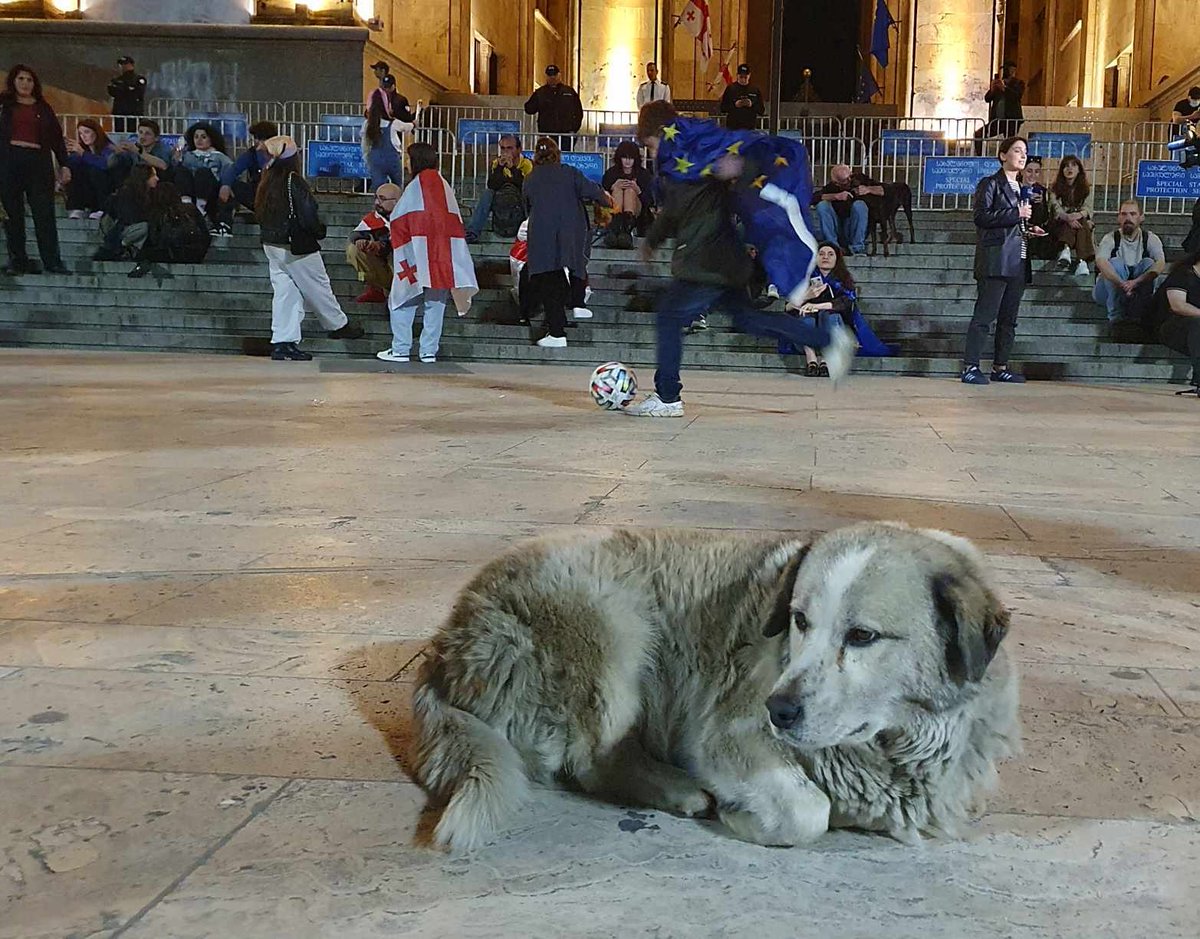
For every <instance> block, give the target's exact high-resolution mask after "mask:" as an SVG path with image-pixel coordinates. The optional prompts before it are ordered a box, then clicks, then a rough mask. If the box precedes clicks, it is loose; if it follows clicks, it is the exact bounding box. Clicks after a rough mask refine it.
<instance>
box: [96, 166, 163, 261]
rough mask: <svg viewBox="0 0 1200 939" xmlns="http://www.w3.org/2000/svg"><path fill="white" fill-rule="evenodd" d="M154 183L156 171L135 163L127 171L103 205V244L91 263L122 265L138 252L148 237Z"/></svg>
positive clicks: (155, 181)
mask: <svg viewBox="0 0 1200 939" xmlns="http://www.w3.org/2000/svg"><path fill="white" fill-rule="evenodd" d="M158 182H159V180H158V170H156V169H155V168H154V167H153V166H150V165H149V164H146V163H138V164H136V165H135V166H134V167H133V168H132V169H131V170H130V171H129V175H128V176H126V177H125V182H123V183H122V184H121V188H119V189H118V190H117V191H116V192H114V193H113V194H112V196H110V197H109V199H108V201H107V202H106V203H105V217H104V220H103V221H102V222H101V223H100V231H101V233H102V235H103V237H104V243H103V245H102V246H101V247H100V249H99V250H98V251H96V253H95V254H94V255H92V259H93V260H95V261H122V260H124V259H126V258H128V257H134V256H136V255H137V254H138V253H139V252H140V251H141V249H142V245H144V244H145V242H146V238H147V237H148V236H149V234H150V200H151V196H152V194H153V192H154V189H155V187H157V186H158Z"/></svg>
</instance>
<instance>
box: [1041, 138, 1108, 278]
mask: <svg viewBox="0 0 1200 939" xmlns="http://www.w3.org/2000/svg"><path fill="white" fill-rule="evenodd" d="M1049 196H1050V206H1049V209H1050V234H1051V235H1052V236H1053V237H1054V241H1055V244H1056V245H1061V246H1062V250H1061V251H1060V252H1059V255H1058V269H1059V270H1060V271H1073V272H1074V273H1075V274H1077V275H1080V276H1082V275H1084V274H1087V273H1089V271H1088V265H1089V264H1090V263H1091V262H1092V261H1094V260H1096V244H1095V239H1094V238H1093V237H1092V231H1093V230H1094V229H1095V227H1096V223H1095V222H1094V221H1093V220H1092V187H1091V184H1090V183H1088V178H1087V171H1086V170H1085V169H1084V168H1083V163H1082V162H1081V161H1080V159H1079V157H1076V156H1065V157H1063V158H1062V162H1060V163H1059V164H1058V176H1057V177H1056V178H1055V180H1054V185H1053V186H1051V187H1050V192H1049ZM1072 252H1074V254H1075V262H1072V261H1071V253H1072Z"/></svg>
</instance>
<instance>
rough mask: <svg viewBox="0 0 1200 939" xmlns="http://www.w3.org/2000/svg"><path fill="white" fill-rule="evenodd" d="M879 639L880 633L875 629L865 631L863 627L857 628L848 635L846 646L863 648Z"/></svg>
mask: <svg viewBox="0 0 1200 939" xmlns="http://www.w3.org/2000/svg"><path fill="white" fill-rule="evenodd" d="M878 638H879V633H877V632H875V630H873V629H865V628H864V627H862V626H855V627H854V628H853V629H851V630H850V631H849V632H848V633H846V645H848V646H855V647H858V648H861V647H863V646H869V645H871V644H872V643H874V642H875V640H877V639H878Z"/></svg>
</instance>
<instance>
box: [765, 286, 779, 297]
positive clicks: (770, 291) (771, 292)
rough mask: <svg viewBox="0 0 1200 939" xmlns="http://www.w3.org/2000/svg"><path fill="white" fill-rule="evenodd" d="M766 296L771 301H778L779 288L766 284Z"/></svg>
mask: <svg viewBox="0 0 1200 939" xmlns="http://www.w3.org/2000/svg"><path fill="white" fill-rule="evenodd" d="M767 296H768V297H770V298H771V299H772V300H778V299H779V288H778V287H776V286H775V285H774V284H767Z"/></svg>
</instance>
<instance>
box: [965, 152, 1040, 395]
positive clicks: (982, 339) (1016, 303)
mask: <svg viewBox="0 0 1200 939" xmlns="http://www.w3.org/2000/svg"><path fill="white" fill-rule="evenodd" d="M1028 158H1029V143H1028V141H1026V140H1025V138H1024V137H1009V138H1007V139H1005V140H1002V141H1001V142H1000V155H999V159H1000V169H999V170H997V171H996V172H995V173H994V174H993V175H991V176H985V177H984V178H983V179H981V180H980V181H979V185H978V186H976V187H975V199H974V207H975V229H976V232H977V236H978V241H977V242H976V246H975V283H976V288H977V289H976V298H975V312H974V315H973V316H972V317H971V325H970V326H968V327H967V342H966V348H965V350H964V352H963V368H962V373H961V375H960V376H959V377H960V379H961V380H962V383H963V384H964V385H986V384H988V383H989V380H990V381H994V382H1001V383H1005V384H1018V385H1019V384H1022V383H1023V382H1024V381H1025V376H1024V375H1021V374H1020V373H1018V372H1014V371H1012V370H1010V369H1009V367H1008V365H1009V362H1008V355H1009V353H1010V352H1011V351H1012V345H1013V339H1014V338H1015V337H1016V334H1017V311H1018V310H1020V308H1021V297H1022V295H1023V294H1024V293H1025V261H1026V257H1025V256H1026V248H1025V238H1026V237H1027V236H1028V237H1041V236H1043V235H1045V234H1046V233H1045V232H1044V231H1042V229H1040V228H1038V227H1037V226H1034V227H1032V228H1029V227H1027V226H1028V223H1029V219H1030V217H1031V216H1032V215H1033V207H1032V206H1031V205H1030V204H1029V203H1028V202H1022V201H1021V184H1020V178H1021V170H1023V169H1024V168H1025V161H1026V160H1027V159H1028ZM1022 220H1024V222H1025V226H1023V225H1022ZM993 325H994V326H995V327H996V338H995V352H994V354H993V356H992V374H991V378H990V379H989V377H988V376H987V375H985V374H984V373H983V372H982V371H980V369H979V359H980V357H981V356H982V355H983V347H984V345H985V343H986V342H987V338H988V333H990V332H991V331H992V327H993Z"/></svg>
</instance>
